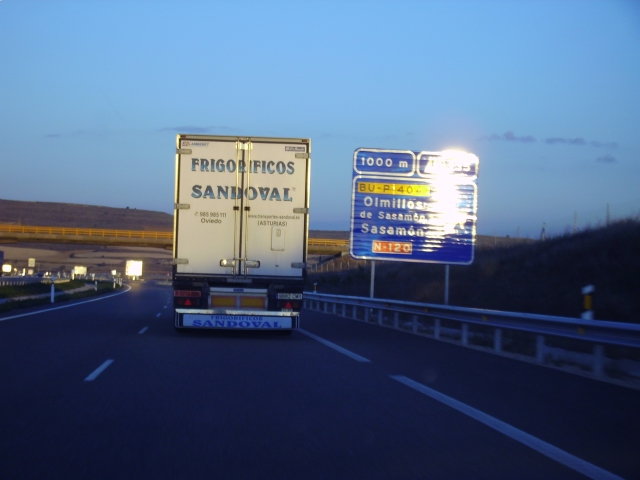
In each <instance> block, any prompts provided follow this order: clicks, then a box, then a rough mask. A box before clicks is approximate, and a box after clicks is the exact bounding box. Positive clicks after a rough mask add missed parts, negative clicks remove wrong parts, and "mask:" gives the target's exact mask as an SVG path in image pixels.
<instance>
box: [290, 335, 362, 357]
mask: <svg viewBox="0 0 640 480" xmlns="http://www.w3.org/2000/svg"><path fill="white" fill-rule="evenodd" d="M298 331H299V332H300V333H304V334H305V335H306V336H308V337H311V338H313V339H314V340H317V341H318V342H320V343H323V344H324V345H326V346H327V347H329V348H333V349H334V350H336V351H338V352H340V353H342V354H344V355H346V356H347V357H351V358H353V359H354V360H357V361H358V362H370V361H371V360H369V359H366V358H364V357H361V356H360V355H358V354H357V353H353V352H350V351H349V350H347V349H346V348H342V347H340V346H338V345H336V344H335V343H331V342H330V341H329V340H325V339H324V338H321V337H318V336H317V335H314V334H313V333H311V332H307V331H306V330H302V329H301V328H299V329H298Z"/></svg>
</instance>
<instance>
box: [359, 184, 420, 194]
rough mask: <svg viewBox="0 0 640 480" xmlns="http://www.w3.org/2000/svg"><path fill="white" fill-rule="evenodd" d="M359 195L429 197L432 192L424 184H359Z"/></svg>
mask: <svg viewBox="0 0 640 480" xmlns="http://www.w3.org/2000/svg"><path fill="white" fill-rule="evenodd" d="M358 193H371V194H377V195H405V196H412V197H428V196H429V194H430V193H431V192H430V190H429V185H422V184H406V183H377V182H376V183H374V182H358Z"/></svg>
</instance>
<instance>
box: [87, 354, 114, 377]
mask: <svg viewBox="0 0 640 480" xmlns="http://www.w3.org/2000/svg"><path fill="white" fill-rule="evenodd" d="M112 363H113V360H111V359H109V360H106V361H105V362H104V363H103V364H102V365H100V366H99V367H98V368H96V369H95V370H94V371H93V372H91V375H89V376H88V377H87V378H85V379H84V381H85V382H93V381H94V380H95V379H96V378H98V375H100V374H101V373H102V372H104V371H105V370H106V369H107V367H108V366H109V365H111V364H112Z"/></svg>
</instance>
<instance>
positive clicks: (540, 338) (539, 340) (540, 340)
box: [536, 335, 545, 364]
mask: <svg viewBox="0 0 640 480" xmlns="http://www.w3.org/2000/svg"><path fill="white" fill-rule="evenodd" d="M544 347H545V345H544V335H537V336H536V363H541V364H542V363H544Z"/></svg>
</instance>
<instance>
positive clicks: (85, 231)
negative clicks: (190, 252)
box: [0, 224, 349, 248]
mask: <svg viewBox="0 0 640 480" xmlns="http://www.w3.org/2000/svg"><path fill="white" fill-rule="evenodd" d="M0 232H6V233H21V234H25V233H30V234H36V235H69V236H87V237H103V238H104V237H114V238H145V239H166V240H173V232H156V231H146V230H109V229H104V228H69V227H45V226H25V225H6V224H0ZM309 245H310V246H321V247H340V248H342V247H348V246H349V240H335V239H330V238H310V239H309Z"/></svg>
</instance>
